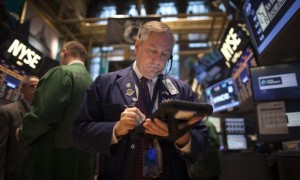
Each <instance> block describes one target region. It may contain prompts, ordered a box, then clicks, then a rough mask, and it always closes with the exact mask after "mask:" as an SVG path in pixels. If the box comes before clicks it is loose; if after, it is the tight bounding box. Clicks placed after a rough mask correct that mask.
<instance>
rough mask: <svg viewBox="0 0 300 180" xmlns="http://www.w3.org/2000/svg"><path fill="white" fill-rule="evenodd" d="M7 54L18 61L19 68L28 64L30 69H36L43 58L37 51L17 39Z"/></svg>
mask: <svg viewBox="0 0 300 180" xmlns="http://www.w3.org/2000/svg"><path fill="white" fill-rule="evenodd" d="M7 52H8V53H9V54H11V55H12V56H14V57H16V58H17V59H18V60H17V62H16V63H17V64H18V65H19V66H23V65H24V64H26V65H28V66H29V67H30V68H32V69H36V67H37V64H39V62H40V60H41V56H40V55H39V54H37V53H36V51H34V50H32V49H30V47H28V46H26V45H25V44H23V43H21V42H20V41H19V40H17V39H15V40H14V41H13V43H12V44H11V45H10V47H9V48H8V50H7Z"/></svg>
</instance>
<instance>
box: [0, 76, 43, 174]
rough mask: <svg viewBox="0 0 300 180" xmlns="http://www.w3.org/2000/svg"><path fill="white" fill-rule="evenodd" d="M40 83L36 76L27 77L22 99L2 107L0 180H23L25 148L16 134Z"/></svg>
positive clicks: (0, 119) (22, 89) (0, 114)
mask: <svg viewBox="0 0 300 180" xmlns="http://www.w3.org/2000/svg"><path fill="white" fill-rule="evenodd" d="M38 82H39V78H38V77H36V76H25V77H24V78H23V80H22V82H21V88H20V91H21V94H22V98H21V99H20V100H19V101H16V102H12V103H9V104H6V105H3V106H0V180H20V179H21V173H22V169H23V148H22V146H21V144H20V143H19V142H18V141H17V139H16V136H15V133H16V129H17V128H19V127H20V125H21V123H22V120H23V116H24V114H25V113H26V112H28V109H29V107H30V104H31V101H32V98H33V95H34V92H35V88H36V86H37V84H38Z"/></svg>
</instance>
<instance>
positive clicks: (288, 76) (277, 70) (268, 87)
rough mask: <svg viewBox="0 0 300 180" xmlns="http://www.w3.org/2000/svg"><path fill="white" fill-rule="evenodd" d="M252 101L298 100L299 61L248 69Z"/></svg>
mask: <svg viewBox="0 0 300 180" xmlns="http://www.w3.org/2000/svg"><path fill="white" fill-rule="evenodd" d="M250 74H251V82H252V89H253V98H254V101H256V102H260V101H274V100H287V99H292V98H297V99H299V98H300V61H295V62H288V63H284V64H275V65H269V66H259V67H252V68H250Z"/></svg>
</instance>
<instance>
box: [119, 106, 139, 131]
mask: <svg viewBox="0 0 300 180" xmlns="http://www.w3.org/2000/svg"><path fill="white" fill-rule="evenodd" d="M144 119H145V115H144V114H143V113H142V112H141V111H140V110H139V109H138V108H136V107H130V108H126V109H125V111H123V112H122V113H121V118H120V120H119V121H118V122H117V124H116V126H115V135H116V136H117V137H120V136H123V135H126V134H128V132H129V131H130V130H132V129H134V128H135V127H136V126H137V125H138V124H139V123H141V122H143V121H144Z"/></svg>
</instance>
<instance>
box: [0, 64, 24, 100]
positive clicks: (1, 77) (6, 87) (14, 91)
mask: <svg viewBox="0 0 300 180" xmlns="http://www.w3.org/2000/svg"><path fill="white" fill-rule="evenodd" d="M24 75H26V72H25V71H23V70H21V69H20V68H18V67H16V66H15V65H13V64H9V63H8V62H7V61H5V60H4V59H2V58H0V99H4V100H6V101H11V102H13V101H17V100H19V99H20V97H21V92H20V88H21V82H22V79H23V76H24Z"/></svg>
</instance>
